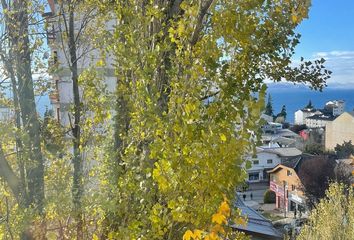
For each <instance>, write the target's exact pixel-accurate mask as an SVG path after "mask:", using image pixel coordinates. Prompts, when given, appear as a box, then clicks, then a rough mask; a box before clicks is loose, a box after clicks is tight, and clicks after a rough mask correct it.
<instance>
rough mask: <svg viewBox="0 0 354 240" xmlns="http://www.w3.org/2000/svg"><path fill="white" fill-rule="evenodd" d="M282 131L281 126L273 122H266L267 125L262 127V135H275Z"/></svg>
mask: <svg viewBox="0 0 354 240" xmlns="http://www.w3.org/2000/svg"><path fill="white" fill-rule="evenodd" d="M282 129H283V124H281V123H275V122H268V123H267V124H265V125H263V126H262V131H263V133H272V134H276V133H277V132H278V131H280V130H282Z"/></svg>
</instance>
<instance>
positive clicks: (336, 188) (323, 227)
mask: <svg viewBox="0 0 354 240" xmlns="http://www.w3.org/2000/svg"><path fill="white" fill-rule="evenodd" d="M353 236H354V192H353V187H350V186H345V185H344V184H339V183H333V184H332V185H331V186H330V187H329V189H328V191H327V193H326V197H325V198H324V199H322V200H321V201H320V202H319V204H318V205H317V206H316V207H315V209H314V210H313V211H312V212H311V215H310V217H309V222H308V224H306V225H305V226H304V228H303V229H302V230H301V233H300V235H299V237H298V238H297V239H299V240H302V239H303V240H305V239H318V240H325V239H326V240H327V239H333V240H334V239H343V240H349V239H353Z"/></svg>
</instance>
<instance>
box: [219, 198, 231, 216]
mask: <svg viewBox="0 0 354 240" xmlns="http://www.w3.org/2000/svg"><path fill="white" fill-rule="evenodd" d="M219 212H221V213H222V214H223V215H225V216H230V212H231V210H230V206H229V204H228V203H227V202H226V201H224V202H222V203H221V205H220V207H219Z"/></svg>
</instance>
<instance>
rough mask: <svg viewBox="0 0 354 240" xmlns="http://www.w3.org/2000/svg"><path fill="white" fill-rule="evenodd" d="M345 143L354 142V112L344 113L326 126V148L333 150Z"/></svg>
mask: <svg viewBox="0 0 354 240" xmlns="http://www.w3.org/2000/svg"><path fill="white" fill-rule="evenodd" d="M344 141H346V142H348V141H352V142H354V112H344V113H342V114H341V115H340V116H339V117H337V118H336V119H335V120H334V121H332V122H329V123H328V124H327V125H326V137H325V147H326V149H327V150H333V149H334V148H335V146H336V145H337V144H343V143H344Z"/></svg>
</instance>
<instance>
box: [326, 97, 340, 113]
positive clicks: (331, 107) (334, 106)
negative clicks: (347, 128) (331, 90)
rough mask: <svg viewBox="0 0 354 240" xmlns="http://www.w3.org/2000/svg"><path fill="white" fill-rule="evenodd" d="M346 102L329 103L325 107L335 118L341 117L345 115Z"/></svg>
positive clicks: (335, 101)
mask: <svg viewBox="0 0 354 240" xmlns="http://www.w3.org/2000/svg"><path fill="white" fill-rule="evenodd" d="M344 108H345V102H344V101H343V100H334V101H329V102H327V103H326V105H325V109H326V110H328V111H329V112H330V113H331V114H332V115H333V116H339V115H341V114H342V113H344Z"/></svg>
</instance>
